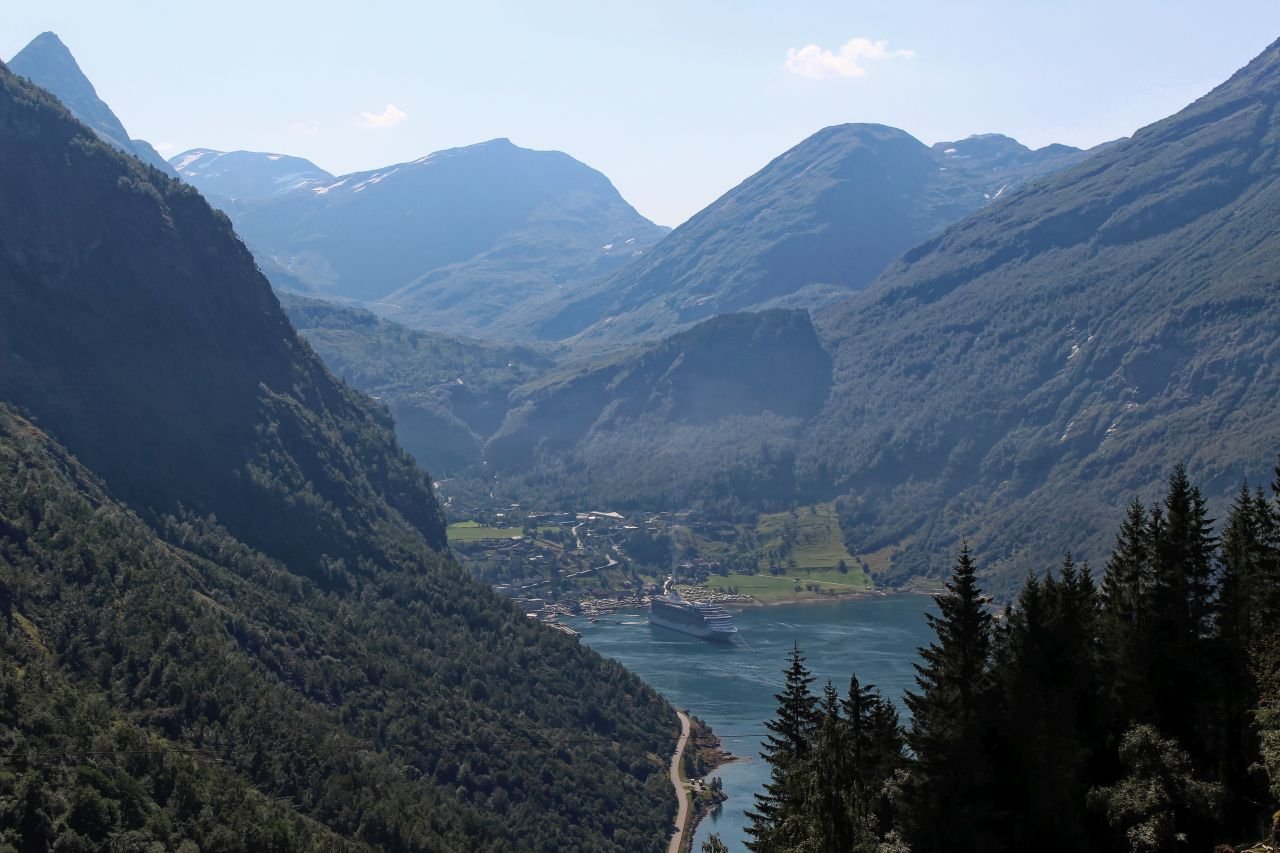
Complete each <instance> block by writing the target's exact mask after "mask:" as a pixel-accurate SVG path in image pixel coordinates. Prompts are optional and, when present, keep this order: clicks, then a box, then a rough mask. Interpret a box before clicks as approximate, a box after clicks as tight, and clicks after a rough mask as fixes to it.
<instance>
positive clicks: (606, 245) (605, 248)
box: [600, 243, 613, 252]
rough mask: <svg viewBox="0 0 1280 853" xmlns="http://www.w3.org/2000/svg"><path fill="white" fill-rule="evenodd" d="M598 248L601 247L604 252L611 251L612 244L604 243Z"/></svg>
mask: <svg viewBox="0 0 1280 853" xmlns="http://www.w3.org/2000/svg"><path fill="white" fill-rule="evenodd" d="M600 248H601V249H603V250H604V251H606V252H611V251H613V244H612V243H605V244H604V245H603V246H601V247H600Z"/></svg>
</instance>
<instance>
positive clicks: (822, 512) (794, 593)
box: [677, 502, 887, 602]
mask: <svg viewBox="0 0 1280 853" xmlns="http://www.w3.org/2000/svg"><path fill="white" fill-rule="evenodd" d="M681 532H682V533H683V535H684V537H685V538H693V537H691V534H689V533H687V532H684V531H681ZM738 534H739V535H738V536H737V537H734V536H733V530H732V529H728V530H725V531H723V533H722V535H719V536H707V535H705V534H703V535H699V536H697V537H696V542H695V543H694V544H696V546H697V547H698V550H699V552H700V553H701V555H702V556H704V557H709V558H711V559H723V558H724V557H725V556H728V555H730V554H733V553H738V554H746V555H749V557H750V559H754V561H755V565H756V574H754V575H751V574H742V573H740V572H730V573H729V574H728V575H726V576H712V577H711V578H710V580H709V581H708V584H707V585H708V586H709V587H711V588H712V589H716V588H722V589H725V590H726V591H727V590H729V589H735V590H736V591H737V592H740V593H745V594H746V595H750V596H752V597H753V598H755V599H757V600H759V601H765V602H771V601H797V600H804V599H811V598H819V597H826V596H829V595H841V594H848V593H854V592H868V591H871V590H873V589H875V584H874V583H873V582H872V580H871V577H870V575H869V574H868V573H867V572H866V571H864V569H863V561H862V560H860V559H859V558H858V557H857V556H855V555H853V554H850V553H849V551H848V550H846V548H845V546H844V537H843V534H842V533H841V531H840V521H839V518H838V517H837V515H836V507H835V503H834V502H830V503H823V504H815V505H813V506H806V507H798V508H797V509H795V510H793V511H791V512H775V513H768V514H765V515H761V516H760V517H759V519H758V520H757V523H756V526H755V528H754V529H750V528H748V529H745V530H743V529H741V528H740V529H739V530H738ZM677 539H679V537H677ZM744 549H746V550H744ZM874 556H876V557H877V559H879V558H881V557H885V558H887V554H885V555H880V554H877V555H874ZM842 561H843V562H844V565H845V568H846V569H847V571H845V572H841V571H840V568H839V567H840V563H841V562H842ZM868 562H870V561H868ZM872 566H873V567H874V564H872ZM815 586H816V588H817V591H815V590H814V587H815ZM796 587H799V589H798V590H797V589H796Z"/></svg>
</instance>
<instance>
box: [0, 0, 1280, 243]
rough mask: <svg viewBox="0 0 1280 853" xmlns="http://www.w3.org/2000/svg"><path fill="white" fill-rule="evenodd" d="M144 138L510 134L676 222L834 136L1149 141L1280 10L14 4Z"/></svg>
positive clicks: (363, 150) (397, 147) (369, 139)
mask: <svg viewBox="0 0 1280 853" xmlns="http://www.w3.org/2000/svg"><path fill="white" fill-rule="evenodd" d="M45 30H53V31H54V32H56V33H57V34H58V35H59V36H60V37H61V38H62V40H63V41H64V42H65V43H66V44H67V46H68V47H69V48H70V49H71V51H72V53H73V54H75V56H76V58H77V60H78V61H79V63H80V66H81V68H82V69H83V70H84V71H85V73H86V74H87V75H88V77H89V79H90V80H92V81H93V83H94V85H95V87H96V88H97V90H98V95H99V96H100V97H101V98H102V99H103V100H105V101H106V102H107V103H108V104H109V105H110V106H111V108H112V109H113V111H114V112H115V113H116V115H118V116H119V117H120V119H121V121H122V122H123V123H124V125H125V127H126V128H127V129H128V130H129V132H130V133H131V135H133V136H134V137H139V138H143V139H146V140H148V141H150V142H151V143H152V144H154V145H156V147H157V148H158V149H159V150H160V151H161V153H163V154H165V156H171V155H173V154H176V153H178V152H180V151H183V150H186V149H188V148H195V147H205V148H215V149H219V150H235V149H248V150H254V151H271V152H276V153H286V154H293V155H297V156H301V157H306V158H308V159H310V160H312V161H313V162H315V163H316V164H317V165H319V166H321V167H322V168H324V169H327V170H329V171H330V172H333V173H335V174H341V173H345V172H351V171H359V170H363V169H373V168H377V167H380V166H385V165H389V164H392V163H399V162H404V161H407V160H412V159H416V158H417V157H420V156H422V155H424V154H427V153H430V152H432V151H437V150H440V149H444V148H451V147H455V146H460V145H469V144H472V143H476V142H481V141H484V140H487V139H492V138H495V137H507V138H509V139H511V140H512V142H514V143H515V144H517V145H522V146H525V147H527V148H538V149H557V150H561V151H565V152H568V153H569V154H571V155H572V156H574V157H576V158H577V159H579V160H582V161H583V162H585V163H587V164H588V165H590V166H592V167H594V168H596V169H599V170H600V171H602V172H603V173H604V174H605V175H607V176H608V177H609V178H610V179H611V180H612V181H613V183H614V185H615V186H616V187H617V188H618V189H619V191H620V192H621V193H622V195H623V196H624V197H625V198H626V199H627V200H628V201H630V202H631V203H632V204H633V205H634V206H635V207H636V208H637V209H638V210H639V211H640V212H641V213H642V214H644V215H645V216H647V217H649V218H650V219H652V220H654V221H656V222H658V223H659V224H662V225H671V226H675V225H678V224H679V223H680V222H682V221H683V220H685V219H687V218H688V217H689V216H691V215H692V214H694V213H696V212H697V211H698V210H699V209H701V208H703V207H705V206H706V205H707V204H709V203H710V202H712V201H714V200H715V199H716V198H717V197H719V196H720V195H721V194H723V193H724V192H726V191H727V190H729V189H731V188H732V187H733V186H735V185H736V184H738V183H739V182H741V181H742V180H743V179H744V178H746V177H747V176H749V175H751V174H752V173H754V172H756V171H757V170H759V169H760V168H761V167H763V166H764V165H765V164H766V163H768V162H769V161H770V160H771V159H773V158H774V157H776V156H778V155H779V154H781V153H783V152H784V151H786V150H787V149H788V148H790V147H791V146H793V145H795V144H797V143H798V142H800V141H801V140H803V139H804V138H805V137H807V136H809V135H810V134H812V133H814V132H816V131H818V130H820V129H821V128H823V127H826V126H829V125H833V124H840V123H844V122H876V123H881V124H888V125H892V126H895V127H900V128H902V129H904V130H906V131H908V132H909V133H911V134H913V135H915V136H916V137H917V138H919V139H921V140H922V141H924V142H926V143H929V144H932V143H934V142H939V141H943V140H952V139H959V138H963V137H965V136H969V135H970V134H974V133H1005V134H1008V135H1010V136H1013V137H1015V138H1017V139H1018V140H1020V141H1022V142H1023V143H1025V144H1027V145H1030V146H1032V147H1040V146H1043V145H1047V144H1050V143H1054V142H1060V143H1066V144H1069V145H1077V146H1081V147H1087V146H1091V145H1096V144H1097V143H1099V142H1103V141H1106V140H1109V139H1114V138H1117V137H1120V136H1127V135H1129V134H1131V133H1133V131H1134V130H1136V129H1137V128H1139V127H1142V126H1144V125H1146V124H1149V123H1151V122H1152V121H1155V120H1158V119H1160V118H1162V117H1164V116H1166V115H1169V114H1171V113H1173V112H1176V111H1177V110H1178V109H1180V108H1182V107H1183V106H1185V105H1186V104H1187V103H1189V102H1191V101H1193V100H1194V99H1196V98H1197V97H1199V96H1200V95H1202V94H1204V93H1205V92H1207V91H1208V90H1209V89H1211V88H1213V87H1214V86H1215V85H1217V84H1218V83H1220V82H1221V81H1223V80H1225V79H1226V78H1227V77H1228V76H1230V75H1231V73H1232V72H1234V71H1235V70H1236V69H1238V68H1240V67H1241V66H1243V65H1244V64H1245V63H1247V62H1248V61H1249V60H1250V59H1252V58H1253V57H1254V56H1255V55H1257V54H1258V53H1260V52H1261V51H1262V50H1263V49H1264V48H1265V47H1266V46H1267V45H1268V44H1270V43H1271V42H1272V41H1273V40H1275V39H1276V38H1277V37H1280V3H1277V2H1275V0H1256V1H1255V0H1220V2H1216V3H1210V2H1205V0H1158V1H1157V0H1106V2H1098V0H1072V2H1069V3H1068V2H1047V1H1046V0H1008V2H1006V0H972V1H971V2H965V1H964V0H955V2H940V0H929V2H924V0H876V2H861V1H860V0H845V2H828V0H789V2H775V0H735V1H734V2H730V1H729V0H679V2H667V0H649V2H646V3H643V4H637V3H629V4H623V3H610V2H599V0H595V2H570V1H569V0H539V2H527V0H526V2H506V3H492V2H484V0H467V2H455V3H450V4H448V5H444V4H439V3H435V2H429V0H419V2H408V0H399V2H387V0H362V2H359V3H353V2H327V0H311V2H305V3H302V2H293V0H254V2H245V0H219V2H217V3H203V4H192V3H185V4H176V3H159V2H151V0H116V2H102V0H75V1H74V2H71V1H70V0H0V57H3V58H4V59H8V58H10V57H12V56H13V55H14V54H15V53H17V52H18V51H19V50H21V48H22V47H23V46H24V45H25V44H26V43H27V42H28V41H30V40H31V39H32V38H33V37H35V36H36V35H37V34H38V33H40V32H43V31H45Z"/></svg>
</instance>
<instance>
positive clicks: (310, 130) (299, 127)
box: [289, 121, 320, 136]
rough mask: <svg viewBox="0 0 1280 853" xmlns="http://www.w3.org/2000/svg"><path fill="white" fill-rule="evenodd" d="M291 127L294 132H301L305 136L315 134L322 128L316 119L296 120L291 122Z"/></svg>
mask: <svg viewBox="0 0 1280 853" xmlns="http://www.w3.org/2000/svg"><path fill="white" fill-rule="evenodd" d="M289 129H290V130H292V131H293V132H294V133H301V134H303V135H305V136H313V135H315V134H316V133H317V132H319V130H320V123H319V122H315V121H295V122H291V123H290V124H289Z"/></svg>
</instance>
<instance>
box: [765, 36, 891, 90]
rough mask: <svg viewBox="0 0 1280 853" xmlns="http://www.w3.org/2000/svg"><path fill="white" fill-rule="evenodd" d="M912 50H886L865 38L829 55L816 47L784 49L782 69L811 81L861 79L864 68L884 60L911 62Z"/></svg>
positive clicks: (879, 44)
mask: <svg viewBox="0 0 1280 853" xmlns="http://www.w3.org/2000/svg"><path fill="white" fill-rule="evenodd" d="M915 55H916V52H915V51H914V50H890V49H889V43H888V42H887V41H872V40H871V39H866V38H861V37H859V38H854V39H849V41H847V42H845V43H844V45H842V46H841V47H840V49H839V50H837V51H830V50H826V49H824V48H821V47H819V46H818V45H816V44H810V45H806V46H805V47H801V48H795V47H792V48H788V49H787V61H786V62H785V63H783V65H782V67H783V68H785V69H786V70H787V71H790V72H791V73H792V74H797V75H799V76H801V77H809V78H811V79H813V80H826V79H829V78H832V77H865V76H866V74H867V68H866V64H867V63H869V62H881V61H883V60H886V59H911V58H912V57H913V56H915Z"/></svg>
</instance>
